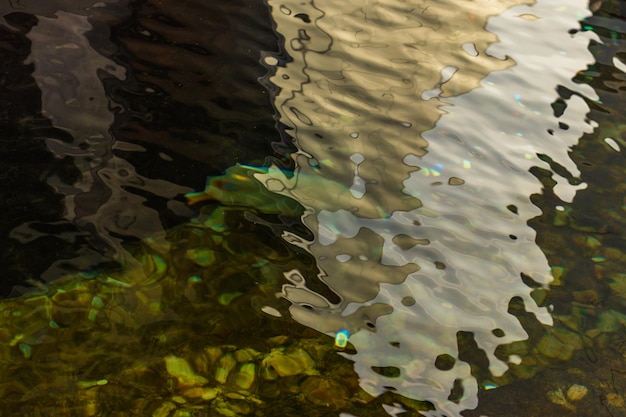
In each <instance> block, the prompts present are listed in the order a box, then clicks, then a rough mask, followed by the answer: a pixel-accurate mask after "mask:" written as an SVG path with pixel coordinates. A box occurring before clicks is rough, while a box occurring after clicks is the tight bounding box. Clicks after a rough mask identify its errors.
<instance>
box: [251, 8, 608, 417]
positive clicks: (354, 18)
mask: <svg viewBox="0 0 626 417" xmlns="http://www.w3.org/2000/svg"><path fill="white" fill-rule="evenodd" d="M270 6H272V15H273V18H274V19H275V21H276V25H277V30H278V31H279V32H280V33H281V34H283V36H285V48H286V50H287V51H288V52H289V55H290V56H292V58H293V61H292V62H290V63H289V64H287V65H286V66H285V67H280V68H278V69H277V71H276V75H275V76H274V77H273V78H272V79H271V81H272V82H273V83H275V84H276V85H278V86H279V87H280V88H281V91H280V94H278V95H277V97H276V99H275V103H276V107H277V109H278V110H279V112H280V116H281V121H282V122H283V123H285V124H286V125H288V126H289V127H291V128H292V129H293V132H294V138H295V141H296V143H297V145H298V147H299V152H298V153H297V154H296V155H295V156H294V159H295V160H296V163H297V166H298V171H297V174H296V175H295V176H294V178H291V179H288V178H287V177H285V176H284V175H283V174H282V173H281V172H280V171H279V170H270V171H269V172H268V173H266V174H255V177H256V178H257V179H259V180H261V181H262V182H264V183H265V184H266V185H267V187H268V188H269V189H270V190H273V191H275V192H280V193H281V194H284V195H289V196H291V197H293V198H295V199H296V200H298V201H299V202H300V203H301V204H303V205H304V206H305V207H307V208H308V212H307V213H306V214H305V215H304V217H303V221H304V223H305V224H306V225H307V226H309V227H310V228H311V229H312V230H314V231H315V232H316V235H317V238H316V240H315V241H314V242H313V243H307V242H301V244H302V245H304V246H306V247H307V248H308V250H309V251H310V252H311V253H312V254H313V255H314V256H315V257H316V259H317V261H318V266H319V268H320V276H319V277H320V279H321V280H323V281H324V282H325V283H326V284H327V285H328V287H329V288H330V289H332V290H333V291H334V292H335V293H336V294H337V295H338V296H339V297H340V298H341V301H340V302H339V303H332V302H329V301H328V300H327V299H325V298H324V297H323V296H322V295H320V294H316V293H314V292H313V291H311V290H309V289H308V288H307V286H306V277H303V276H299V275H298V274H297V272H296V271H292V272H291V273H290V274H288V275H289V276H286V278H287V280H288V281H289V283H288V284H286V285H284V286H283V295H284V297H285V298H287V299H288V300H290V301H291V302H292V303H293V304H292V307H291V314H292V316H293V318H294V319H296V320H297V321H299V322H300V323H303V324H305V325H307V326H310V327H313V328H315V329H317V330H319V331H321V332H324V333H328V334H331V335H334V334H335V332H337V331H338V330H340V329H343V328H345V329H348V330H349V331H350V332H351V333H353V335H352V337H351V338H350V341H351V342H352V343H353V344H354V346H355V347H356V350H357V353H356V355H351V356H350V358H351V359H352V360H354V361H355V368H356V369H357V371H358V373H359V375H360V379H361V386H362V387H363V388H364V389H365V390H366V391H368V392H370V393H371V394H376V395H379V394H381V393H383V392H384V391H386V390H389V389H392V390H394V391H396V392H398V393H400V394H402V395H405V396H407V397H411V398H416V399H420V400H427V401H430V402H432V403H433V404H435V406H436V408H437V410H436V411H433V412H431V413H429V415H432V416H439V415H444V414H445V415H458V413H460V412H461V411H462V410H464V409H468V408H474V407H476V405H477V398H476V394H477V390H478V386H477V381H476V380H475V379H474V377H473V376H472V375H471V374H470V367H469V364H467V363H465V362H463V361H461V360H459V359H458V354H459V352H458V347H457V333H458V332H460V331H464V332H471V333H472V334H473V337H474V339H475V341H476V343H477V344H478V346H479V347H480V348H481V349H482V350H484V351H485V352H486V354H487V357H488V359H489V363H490V371H491V372H492V373H493V374H494V375H501V374H502V373H504V372H505V371H506V370H507V366H508V365H507V363H506V362H503V361H501V360H500V359H498V358H496V357H495V355H494V351H495V348H496V347H497V346H498V345H500V344H505V343H511V342H513V341H516V340H523V339H525V338H526V337H527V335H526V332H525V330H524V329H523V328H522V327H521V325H520V323H519V322H518V320H517V318H515V317H514V316H513V315H511V314H509V312H508V307H509V303H510V301H511V300H512V299H513V298H514V297H521V298H522V299H523V301H524V304H525V306H526V309H527V311H529V312H532V313H534V314H535V315H536V317H537V318H538V319H539V320H540V321H541V322H542V323H544V324H550V323H551V322H552V318H551V317H550V315H549V312H548V310H547V309H546V308H543V307H541V308H540V307H538V306H537V304H536V303H535V301H534V300H533V299H532V298H531V296H530V293H531V288H530V287H528V286H527V285H526V284H525V283H524V282H523V280H522V277H521V276H522V274H523V275H524V276H527V277H530V278H531V279H532V280H533V281H535V282H536V283H538V284H539V285H543V286H545V285H547V284H548V283H549V282H550V281H551V279H552V277H551V275H550V268H549V265H548V262H547V260H546V258H545V256H544V254H543V253H542V252H541V249H540V248H539V247H538V246H537V245H536V244H535V231H534V230H533V229H531V228H530V227H528V226H527V221H528V220H529V219H531V218H533V217H535V216H537V215H539V214H540V213H541V212H540V210H539V209H538V208H537V207H536V206H534V205H533V204H532V203H531V201H530V196H531V195H532V194H534V193H540V192H541V184H540V182H539V181H538V180H537V178H536V177H535V176H533V175H532V174H531V173H530V172H529V169H530V168H531V167H533V166H539V167H542V168H545V169H549V170H551V169H552V168H553V167H554V166H558V167H560V168H562V169H563V170H564V171H565V172H567V173H568V174H567V175H566V177H567V178H562V177H559V176H558V175H556V174H555V179H556V180H557V183H558V185H557V186H556V187H555V192H556V193H557V194H558V195H559V196H560V197H561V198H562V199H563V200H564V201H571V199H572V198H573V197H574V195H575V193H576V191H577V190H579V189H583V188H584V187H585V184H583V183H581V182H580V180H576V178H577V177H578V176H579V172H578V170H577V168H576V166H575V165H574V163H573V162H572V161H571V160H570V158H569V156H568V152H569V149H570V147H571V146H572V145H574V144H575V143H576V142H577V140H578V139H579V138H580V137H581V136H582V135H583V134H584V133H586V132H590V131H592V129H593V126H592V122H590V121H588V120H587V119H586V114H587V113H588V112H589V108H588V106H587V104H586V103H585V101H584V100H583V98H582V97H586V98H589V99H592V100H593V99H595V98H596V96H595V93H594V92H593V90H592V89H591V88H590V87H589V86H586V85H580V84H576V83H574V82H572V81H571V79H572V78H573V77H574V76H575V75H576V73H577V72H578V71H580V70H583V69H584V68H585V66H586V65H587V64H588V63H591V62H593V58H592V56H591V54H590V53H589V51H588V49H587V47H588V44H589V41H590V39H592V38H594V35H593V34H591V33H586V32H578V31H577V29H578V28H579V26H580V23H579V20H580V19H582V18H584V17H586V16H588V15H589V14H590V12H589V10H587V8H586V2H584V1H577V2H570V3H568V4H567V5H563V4H562V2H557V1H550V0H546V1H539V2H537V3H536V4H534V5H524V4H519V5H515V4H513V2H511V3H508V4H504V3H498V4H496V5H493V4H491V3H486V4H474V3H472V2H460V3H459V2H444V3H438V4H437V5H433V4H428V5H427V4H422V5H420V4H415V5H412V6H411V7H410V8H408V7H407V6H406V5H405V4H402V3H396V2H393V1H389V2H383V3H379V2H365V3H363V4H359V5H353V4H351V5H347V6H337V5H336V4H330V3H329V4H325V3H324V2H323V1H322V2H319V1H316V2H315V3H308V4H302V3H299V2H280V3H275V2H272V1H270ZM487 6H489V7H491V8H487ZM492 15H494V16H492ZM495 15H497V16H495ZM485 27H486V29H485ZM537 33H541V36H537ZM563 90H565V91H568V92H569V94H568V95H567V97H561V94H560V91H563ZM557 100H564V101H565V109H564V111H563V112H561V113H560V114H556V113H555V111H554V110H553V106H552V105H553V103H555V102H556V101H557ZM545 155H548V156H549V158H545ZM440 355H450V356H451V357H453V358H455V361H454V365H453V366H452V367H451V368H450V369H445V370H442V369H438V368H437V366H436V365H435V362H436V359H437V358H438V357H439V356H440ZM509 360H510V362H511V363H516V362H517V361H519V360H520V358H519V357H511V358H510V359H509ZM372 366H379V367H396V368H399V369H400V371H401V376H400V377H399V378H390V377H388V376H384V375H382V374H381V373H380V372H377V371H376V369H374V368H372ZM459 383H460V384H461V385H462V395H461V398H459V399H458V401H451V400H449V399H448V398H449V396H450V393H451V391H452V390H453V388H455V384H459Z"/></svg>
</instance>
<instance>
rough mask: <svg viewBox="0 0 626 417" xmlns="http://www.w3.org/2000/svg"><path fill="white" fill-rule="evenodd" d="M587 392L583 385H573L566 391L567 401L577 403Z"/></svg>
mask: <svg viewBox="0 0 626 417" xmlns="http://www.w3.org/2000/svg"><path fill="white" fill-rule="evenodd" d="M588 392H589V390H588V389H587V387H586V386H584V385H578V384H574V385H572V386H571V387H569V389H568V390H567V394H566V395H567V399H568V400H570V401H579V400H582V399H583V398H585V395H587V393H588Z"/></svg>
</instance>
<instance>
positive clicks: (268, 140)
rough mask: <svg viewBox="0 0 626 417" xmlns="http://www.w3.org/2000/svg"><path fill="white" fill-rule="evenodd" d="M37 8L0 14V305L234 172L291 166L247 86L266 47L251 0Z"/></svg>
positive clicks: (116, 257) (142, 233)
mask: <svg viewBox="0 0 626 417" xmlns="http://www.w3.org/2000/svg"><path fill="white" fill-rule="evenodd" d="M39 3H42V2H30V3H19V4H15V5H12V4H11V3H9V2H7V4H6V6H5V8H6V10H3V16H4V20H5V22H6V23H5V24H4V25H3V26H2V32H3V48H2V52H3V56H2V65H3V80H4V82H3V90H2V106H3V108H2V130H3V133H2V137H3V140H2V143H3V154H4V156H3V158H2V164H3V167H2V172H3V179H4V181H3V186H2V192H3V194H2V199H1V201H2V204H3V207H2V211H3V213H5V216H3V225H2V232H1V236H3V237H2V239H3V244H2V245H3V247H4V248H5V250H4V251H3V252H2V256H3V261H2V271H3V273H2V276H3V277H4V278H3V279H4V281H3V285H2V291H3V294H4V296H6V295H8V294H9V293H10V292H11V290H12V287H14V286H15V285H20V284H24V283H26V282H27V281H29V280H40V279H43V280H45V281H50V280H54V279H57V278H59V277H60V276H62V275H63V274H65V273H67V272H68V271H71V270H82V269H88V268H92V267H94V266H96V265H100V264H107V263H111V262H115V261H120V260H121V259H120V257H121V254H120V251H122V249H121V247H120V244H121V243H123V242H127V241H132V240H133V239H141V238H145V237H147V236H150V235H152V234H154V233H155V232H157V231H160V230H163V228H168V227H171V226H173V225H175V224H179V223H181V222H182V221H184V220H185V219H188V218H189V217H191V216H192V215H193V214H194V213H193V210H190V209H189V208H188V207H186V206H185V204H184V198H183V197H182V194H183V193H184V192H188V191H191V190H196V189H201V188H202V187H203V185H204V182H205V179H206V177H207V176H208V175H216V174H219V173H221V172H222V171H223V170H224V169H226V168H227V167H229V166H231V165H233V164H235V163H236V162H240V163H247V164H254V165H262V164H263V163H264V162H265V160H266V159H268V158H274V159H275V160H276V161H278V162H279V164H282V165H285V166H287V167H288V166H289V165H290V164H291V162H290V161H289V160H288V159H287V158H286V155H287V154H288V152H289V149H290V144H289V143H288V142H287V141H286V140H283V139H282V138H281V128H280V126H277V124H276V122H275V120H274V113H275V112H274V110H273V108H272V103H271V101H270V99H269V92H268V89H267V87H266V86H264V85H263V84H262V83H261V82H259V78H262V77H264V76H266V75H267V73H268V71H267V69H266V68H264V67H263V66H261V65H259V62H258V61H259V54H260V53H261V52H262V51H272V52H278V50H279V42H278V41H279V39H278V37H277V35H276V34H275V33H274V32H273V30H272V27H271V20H270V17H269V12H268V10H267V7H266V6H264V5H263V4H262V3H261V2H246V3H245V4H243V3H241V4H239V3H230V4H229V5H228V6H221V7H220V8H217V9H216V7H215V6H210V7H209V6H207V5H204V4H203V2H190V3H189V4H187V3H180V2H178V3H176V4H175V5H170V6H168V5H167V4H163V3H159V4H154V3H151V2H133V3H129V4H126V3H125V2H109V3H107V4H106V5H104V6H105V7H97V6H94V5H92V4H91V2H78V3H76V2H69V4H68V5H67V6H64V5H62V4H56V3H54V5H53V3H50V2H45V3H43V4H44V5H39ZM70 4H71V6H70ZM240 10H245V11H246V13H241V12H240Z"/></svg>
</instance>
